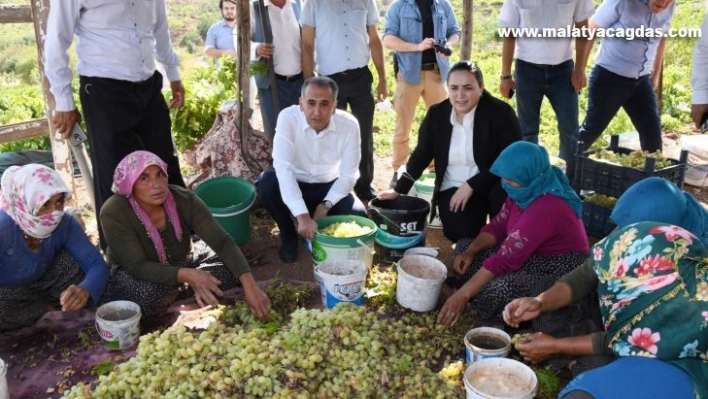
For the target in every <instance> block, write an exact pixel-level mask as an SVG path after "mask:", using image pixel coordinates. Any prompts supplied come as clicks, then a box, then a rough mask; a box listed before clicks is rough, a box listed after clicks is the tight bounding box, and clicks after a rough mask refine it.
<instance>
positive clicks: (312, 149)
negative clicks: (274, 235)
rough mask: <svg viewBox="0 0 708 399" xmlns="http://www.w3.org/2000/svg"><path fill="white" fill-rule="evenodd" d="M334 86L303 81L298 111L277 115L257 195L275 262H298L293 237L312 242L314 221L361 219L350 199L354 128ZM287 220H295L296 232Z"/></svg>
mask: <svg viewBox="0 0 708 399" xmlns="http://www.w3.org/2000/svg"><path fill="white" fill-rule="evenodd" d="M337 92H338V88H337V84H336V83H335V82H334V81H333V80H332V79H330V78H327V77H323V76H320V77H313V78H310V79H307V80H306V81H305V82H304V84H303V86H302V91H301V96H300V105H293V106H291V107H288V108H285V109H284V110H282V111H281V112H280V114H279V115H278V122H277V126H278V133H277V134H276V135H275V139H274V141H273V167H274V169H275V170H268V171H265V172H263V174H262V175H261V177H260V178H259V179H258V182H256V191H257V193H258V198H259V199H260V201H261V204H263V207H264V208H265V209H266V210H267V211H268V213H269V214H270V215H271V217H273V220H275V222H276V224H277V225H278V228H279V229H280V241H281V247H280V251H279V256H280V259H281V260H282V261H283V262H287V263H290V262H294V261H295V260H297V247H298V234H299V235H300V236H302V237H304V238H306V239H310V240H312V239H314V237H315V233H316V232H317V219H319V218H321V217H324V216H327V215H358V216H364V217H365V216H366V209H365V208H364V204H363V203H362V202H361V201H360V200H359V199H358V198H357V197H356V196H355V195H354V194H353V193H352V190H353V189H354V184H355V183H356V181H357V179H358V178H359V160H360V159H361V147H360V140H361V139H360V137H359V123H358V122H357V120H356V118H354V116H352V115H351V114H349V113H348V112H346V111H343V110H339V109H337ZM291 215H293V216H295V218H296V219H297V228H296V226H295V223H294V222H293V220H292V218H291Z"/></svg>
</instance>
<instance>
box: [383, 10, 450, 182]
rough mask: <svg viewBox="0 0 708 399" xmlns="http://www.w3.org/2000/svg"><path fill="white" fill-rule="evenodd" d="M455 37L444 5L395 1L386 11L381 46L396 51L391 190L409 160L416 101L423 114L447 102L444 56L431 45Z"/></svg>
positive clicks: (446, 58) (447, 64)
mask: <svg viewBox="0 0 708 399" xmlns="http://www.w3.org/2000/svg"><path fill="white" fill-rule="evenodd" d="M410 21H415V22H414V23H410ZM460 34H461V32H460V28H459V26H458V25H457V20H456V19H455V13H454V11H453V10H452V6H451V5H450V2H449V1H448V0H397V1H395V2H394V3H393V4H391V7H389V9H388V11H387V12H386V21H385V24H384V33H383V45H384V46H385V47H386V48H387V49H390V50H393V51H395V57H396V58H395V62H396V64H395V65H396V67H394V73H395V74H396V92H395V94H394V99H395V101H394V109H395V110H396V131H395V133H394V135H393V179H392V180H391V185H392V186H395V184H396V180H398V174H397V172H398V169H399V168H400V167H401V166H402V165H403V164H404V163H405V162H406V159H407V158H408V140H409V136H410V132H411V126H412V125H413V118H414V116H415V109H416V107H417V106H418V100H419V99H420V97H421V96H422V97H423V101H425V108H426V109H428V108H430V106H431V105H433V104H437V103H439V102H441V101H443V100H445V99H446V98H447V89H446V86H445V81H446V80H447V73H448V71H449V70H450V60H449V54H443V53H441V52H439V51H436V50H435V46H436V45H440V46H444V47H451V46H453V45H455V44H457V42H458V41H459V40H460Z"/></svg>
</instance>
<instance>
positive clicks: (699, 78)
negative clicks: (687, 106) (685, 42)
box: [691, 15, 708, 104]
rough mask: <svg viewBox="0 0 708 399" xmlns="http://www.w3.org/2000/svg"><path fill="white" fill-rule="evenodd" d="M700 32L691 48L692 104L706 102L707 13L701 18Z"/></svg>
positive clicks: (707, 60)
mask: <svg viewBox="0 0 708 399" xmlns="http://www.w3.org/2000/svg"><path fill="white" fill-rule="evenodd" d="M701 32H702V34H701V37H700V38H699V39H698V40H696V47H694V49H693V71H692V72H691V86H692V87H693V101H692V103H693V104H708V15H707V16H706V17H705V18H703V25H701Z"/></svg>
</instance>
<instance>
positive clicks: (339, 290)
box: [315, 259, 369, 309]
mask: <svg viewBox="0 0 708 399" xmlns="http://www.w3.org/2000/svg"><path fill="white" fill-rule="evenodd" d="M368 272H369V270H368V268H367V267H366V265H364V263H363V262H361V261H356V260H346V259H337V260H329V261H325V262H323V263H320V264H319V265H317V266H315V276H316V277H317V278H319V282H320V292H321V293H322V306H323V307H325V308H328V309H331V308H333V307H334V306H335V305H337V304H338V303H340V302H351V303H353V304H355V305H359V306H361V305H363V304H364V288H365V285H366V275H367V273H368Z"/></svg>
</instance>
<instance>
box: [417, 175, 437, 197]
mask: <svg viewBox="0 0 708 399" xmlns="http://www.w3.org/2000/svg"><path fill="white" fill-rule="evenodd" d="M414 185H415V191H416V193H417V194H418V197H420V198H423V199H425V200H427V201H428V202H430V198H432V197H433V191H434V190H435V173H426V174H424V175H422V176H420V179H418V180H416V182H415V184H414ZM426 197H427V198H426Z"/></svg>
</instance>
